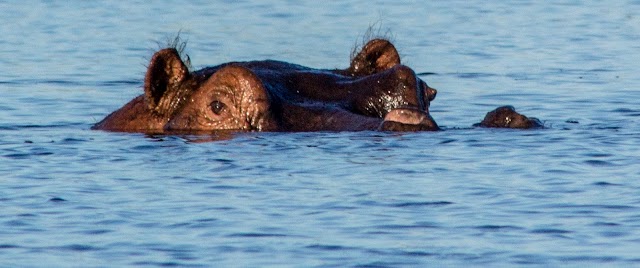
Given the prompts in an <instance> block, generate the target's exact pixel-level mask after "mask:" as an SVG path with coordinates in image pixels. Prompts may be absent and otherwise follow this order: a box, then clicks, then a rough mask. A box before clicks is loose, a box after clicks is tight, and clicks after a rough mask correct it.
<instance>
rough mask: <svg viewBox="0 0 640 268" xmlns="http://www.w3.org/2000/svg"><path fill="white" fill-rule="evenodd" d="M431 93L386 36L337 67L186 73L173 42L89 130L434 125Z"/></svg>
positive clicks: (254, 65)
mask: <svg viewBox="0 0 640 268" xmlns="http://www.w3.org/2000/svg"><path fill="white" fill-rule="evenodd" d="M436 93H437V91H436V90H435V89H433V88H430V87H428V86H427V84H426V83H425V82H424V81H422V80H421V79H419V78H418V77H417V76H416V74H415V72H414V71H413V70H412V69H411V68H409V67H407V66H404V65H401V64H400V57H399V56H398V53H397V51H396V49H395V47H394V46H393V44H391V43H390V42H389V41H387V40H383V39H374V40H371V41H369V42H368V43H367V44H366V45H365V46H364V47H363V48H362V50H361V51H360V52H359V53H358V54H357V55H356V56H355V57H354V58H353V60H352V62H351V64H350V67H349V68H347V69H344V70H322V69H312V68H308V67H304V66H300V65H295V64H291V63H286V62H280V61H251V62H231V63H226V64H222V65H218V66H214V67H209V68H204V69H201V70H198V71H195V72H189V71H188V69H187V67H186V65H185V64H184V62H183V61H182V59H181V58H180V56H179V54H178V52H177V51H176V50H175V49H173V48H167V49H163V50H160V51H158V52H156V53H155V54H154V56H153V57H152V59H151V62H150V64H149V68H148V70H147V73H146V75H145V81H144V94H143V95H140V96H138V97H136V98H134V99H133V100H132V101H130V102H129V103H127V104H125V105H124V106H123V107H122V108H120V109H118V110H116V111H115V112H113V113H112V114H110V115H108V116H107V117H106V118H105V119H104V120H102V121H101V122H99V123H97V124H95V125H94V126H93V129H101V130H108V131H123V132H145V133H170V132H181V133H199V132H207V131H215V130H238V131H322V130H330V131H341V130H350V131H356V130H390V131H416V130H438V129H439V128H438V125H437V124H436V122H435V121H434V120H433V118H431V116H430V115H429V103H430V102H431V101H432V100H433V99H434V98H435V96H436Z"/></svg>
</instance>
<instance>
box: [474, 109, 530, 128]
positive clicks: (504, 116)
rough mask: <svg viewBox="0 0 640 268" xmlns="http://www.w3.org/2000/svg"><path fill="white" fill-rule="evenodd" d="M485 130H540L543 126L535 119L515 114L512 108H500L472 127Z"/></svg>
mask: <svg viewBox="0 0 640 268" xmlns="http://www.w3.org/2000/svg"><path fill="white" fill-rule="evenodd" d="M473 126H475V127H487V128H519V129H529V128H542V127H543V124H542V122H540V120H538V118H535V117H531V118H529V117H526V116H524V115H522V114H519V113H518V112H516V109H515V108H513V106H501V107H498V108H496V109H495V110H493V111H491V112H488V113H487V115H486V116H485V117H484V120H482V122H480V123H478V124H475V125H473Z"/></svg>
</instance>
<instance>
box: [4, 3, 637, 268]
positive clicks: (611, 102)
mask: <svg viewBox="0 0 640 268" xmlns="http://www.w3.org/2000/svg"><path fill="white" fill-rule="evenodd" d="M0 10H2V13H3V15H2V16H0V33H2V38H0V267H123V266H133V267H158V266H180V267H183V266H184V267H269V266H273V267H287V266H291V267H336V266H337V267H403V266H411V267H416V266H440V265H447V266H469V265H472V266H493V267H495V266H543V267H547V266H568V267H584V266H601V265H606V266H621V267H622V266H624V267H627V266H640V253H639V252H640V250H638V248H640V160H639V157H640V153H639V151H640V125H639V123H640V105H639V104H640V102H639V101H638V100H640V75H638V74H639V73H640V65H639V63H640V2H639V1H602V2H597V3H596V2H593V1H572V0H569V1H553V2H548V3H547V2H540V1H515V0H514V1H500V2H498V1H429V2H424V1H362V0H357V1H356V0H354V1H340V2H338V3H336V2H323V3H322V4H318V2H317V1H289V2H285V1H214V2H212V1H201V2H198V1H192V2H191V3H183V2H182V1H155V2H153V1H152V2H149V1H99V2H98V1H66V2H62V1H42V2H35V3H34V2H30V3H6V2H0ZM371 25H373V29H374V33H378V34H381V35H385V36H387V37H390V38H391V39H392V40H393V41H394V43H395V44H396V46H397V47H398V49H399V50H400V54H401V56H402V57H403V62H404V63H405V64H407V65H409V66H410V67H412V68H414V69H415V70H416V71H417V72H433V73H436V74H434V75H425V76H422V78H423V79H424V80H426V81H427V83H429V85H430V86H432V87H435V88H437V89H438V90H439V93H438V97H437V99H436V100H435V101H434V102H433V103H432V106H431V109H432V116H433V117H434V118H435V120H436V121H437V122H438V123H439V124H440V125H441V126H443V127H445V128H446V130H445V131H442V132H437V133H430V132H426V133H379V132H346V133H331V132H321V133H245V134H237V135H233V136H230V137H229V136H223V137H217V136H216V137H206V136H180V137H178V136H145V135H142V134H122V133H108V132H101V131H92V130H89V128H90V126H91V125H92V124H94V123H96V122H97V121H99V120H101V119H102V118H103V117H104V116H106V115H107V114H108V113H110V112H111V111H113V110H115V109H117V108H119V107H120V106H121V105H123V104H124V103H126V102H127V101H128V100H130V99H131V98H133V97H135V96H137V95H138V94H140V93H141V85H142V78H143V75H144V72H145V66H146V64H147V62H148V59H149V58H150V56H151V55H152V53H153V51H154V50H156V49H158V48H159V45H158V43H160V44H162V43H164V42H165V40H166V39H167V38H171V37H173V36H175V34H176V33H178V32H181V35H182V37H183V38H185V39H187V40H188V47H187V52H188V53H189V55H190V58H191V60H192V63H193V65H194V67H196V68H201V67H203V66H208V65H215V64H219V63H222V62H226V61H231V60H256V59H267V58H268V59H278V60H285V61H291V62H294V63H298V64H302V65H307V66H311V67H318V68H344V67H346V66H347V65H348V59H349V55H350V52H351V49H352V48H353V47H354V45H356V44H358V43H360V42H361V41H362V40H361V39H362V36H363V35H364V34H365V32H366V31H367V29H368V28H369V27H370V26H371ZM501 105H513V106H515V107H516V108H517V109H518V111H520V112H522V113H524V114H526V115H528V116H535V117H538V118H540V119H541V120H543V121H544V122H545V124H546V126H548V128H546V129H542V130H533V131H518V130H493V129H470V128H469V127H470V126H471V125H472V124H473V123H476V122H479V121H480V120H481V119H482V118H483V117H484V114H485V113H486V112H488V111H490V110H492V109H493V108H495V107H498V106H501ZM218 138H219V139H221V140H219V141H214V142H207V141H209V140H212V139H218ZM222 138H224V139H222Z"/></svg>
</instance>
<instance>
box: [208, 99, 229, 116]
mask: <svg viewBox="0 0 640 268" xmlns="http://www.w3.org/2000/svg"><path fill="white" fill-rule="evenodd" d="M209 107H210V108H211V111H212V112H213V113H214V114H216V115H220V114H221V113H222V111H223V110H224V108H225V107H226V105H225V104H224V103H222V102H221V101H217V100H215V101H212V102H211V103H210V104H209Z"/></svg>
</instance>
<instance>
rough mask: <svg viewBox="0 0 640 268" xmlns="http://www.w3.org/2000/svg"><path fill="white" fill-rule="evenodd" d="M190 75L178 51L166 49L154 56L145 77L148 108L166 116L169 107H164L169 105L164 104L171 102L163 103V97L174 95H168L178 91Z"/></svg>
mask: <svg viewBox="0 0 640 268" xmlns="http://www.w3.org/2000/svg"><path fill="white" fill-rule="evenodd" d="M188 75H189V70H188V68H187V66H186V65H185V64H184V63H183V62H182V59H180V55H179V54H178V51H177V50H176V49H174V48H166V49H163V50H160V51H158V52H156V53H155V54H153V57H152V58H151V62H150V64H149V68H148V69H147V74H146V75H145V77H144V96H145V100H146V102H147V105H148V108H149V109H151V110H155V111H157V112H159V113H160V114H164V113H165V110H167V109H168V108H169V107H164V106H167V105H163V103H171V101H163V96H165V95H172V94H167V93H168V92H171V91H176V90H177V89H178V86H179V85H180V83H181V82H182V81H184V80H185V79H186V78H187V76H188ZM165 99H166V98H165Z"/></svg>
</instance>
